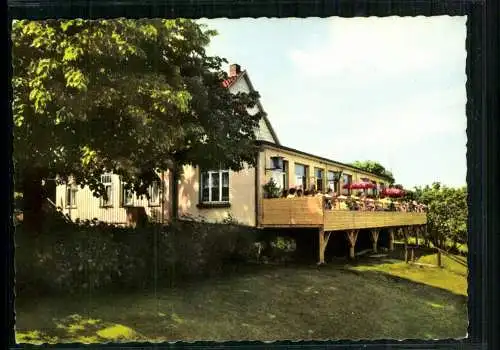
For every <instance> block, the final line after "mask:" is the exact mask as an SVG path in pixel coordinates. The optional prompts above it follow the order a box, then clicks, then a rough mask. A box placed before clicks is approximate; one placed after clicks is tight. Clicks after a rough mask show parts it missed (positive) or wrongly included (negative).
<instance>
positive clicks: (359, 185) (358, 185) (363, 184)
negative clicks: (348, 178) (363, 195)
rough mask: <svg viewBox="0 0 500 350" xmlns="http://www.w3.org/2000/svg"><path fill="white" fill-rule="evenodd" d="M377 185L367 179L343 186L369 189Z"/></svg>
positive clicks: (352, 188) (351, 188)
mask: <svg viewBox="0 0 500 350" xmlns="http://www.w3.org/2000/svg"><path fill="white" fill-rule="evenodd" d="M375 187H376V186H375V185H374V184H372V183H371V182H367V181H362V182H355V183H353V184H345V185H344V186H343V188H345V189H350V190H367V189H370V188H375Z"/></svg>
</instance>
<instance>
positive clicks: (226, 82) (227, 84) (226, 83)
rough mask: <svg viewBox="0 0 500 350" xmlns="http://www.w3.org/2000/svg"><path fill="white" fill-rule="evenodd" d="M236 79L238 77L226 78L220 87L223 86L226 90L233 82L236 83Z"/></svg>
mask: <svg viewBox="0 0 500 350" xmlns="http://www.w3.org/2000/svg"><path fill="white" fill-rule="evenodd" d="M238 77H239V75H235V76H232V77H229V78H227V79H226V80H224V81H223V82H222V86H224V87H226V88H228V87H230V86H231V85H233V84H234V82H235V81H236V79H238Z"/></svg>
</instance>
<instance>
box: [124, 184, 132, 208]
mask: <svg viewBox="0 0 500 350" xmlns="http://www.w3.org/2000/svg"><path fill="white" fill-rule="evenodd" d="M125 185H126V183H125V182H122V206H123V207H130V206H133V205H134V192H133V191H132V190H131V189H126V188H125Z"/></svg>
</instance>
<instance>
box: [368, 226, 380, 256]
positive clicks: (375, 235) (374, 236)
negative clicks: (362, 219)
mask: <svg viewBox="0 0 500 350" xmlns="http://www.w3.org/2000/svg"><path fill="white" fill-rule="evenodd" d="M370 233H371V238H372V244H373V252H374V253H376V252H377V242H378V236H379V234H380V230H371V231H370Z"/></svg>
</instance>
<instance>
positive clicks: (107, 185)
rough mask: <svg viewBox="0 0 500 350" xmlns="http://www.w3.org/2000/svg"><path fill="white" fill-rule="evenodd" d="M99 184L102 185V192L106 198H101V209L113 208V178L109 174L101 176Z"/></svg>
mask: <svg viewBox="0 0 500 350" xmlns="http://www.w3.org/2000/svg"><path fill="white" fill-rule="evenodd" d="M101 183H102V184H103V185H104V191H105V192H106V198H104V196H103V197H101V206H102V207H112V206H113V177H112V175H111V174H103V175H101Z"/></svg>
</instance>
